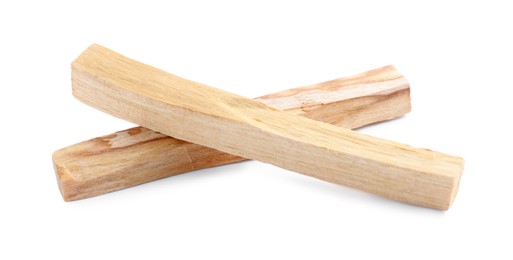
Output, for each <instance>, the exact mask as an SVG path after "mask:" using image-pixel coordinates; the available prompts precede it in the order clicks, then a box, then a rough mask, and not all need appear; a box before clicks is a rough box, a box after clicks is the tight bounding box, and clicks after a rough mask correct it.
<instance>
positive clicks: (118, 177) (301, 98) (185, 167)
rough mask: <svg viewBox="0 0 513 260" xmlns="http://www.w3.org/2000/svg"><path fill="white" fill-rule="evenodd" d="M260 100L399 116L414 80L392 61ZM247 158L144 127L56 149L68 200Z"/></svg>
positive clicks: (318, 113) (310, 110)
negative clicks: (407, 79) (409, 79)
mask: <svg viewBox="0 0 513 260" xmlns="http://www.w3.org/2000/svg"><path fill="white" fill-rule="evenodd" d="M330 93H332V95H330ZM257 100H259V101H261V102H263V103H266V104H268V105H271V106H273V107H275V108H277V109H282V110H286V111H288V112H290V113H294V114H297V115H301V116H304V117H307V118H313V119H316V120H319V121H323V122H329V123H331V124H334V125H338V126H342V127H348V128H356V127H360V126H363V125H367V124H372V123H375V122H379V121H383V120H388V119H392V118H396V117H399V116H402V115H404V114H406V113H408V112H409V111H410V89H409V84H408V82H407V81H406V79H405V78H404V77H403V76H402V75H401V74H400V73H399V72H398V71H397V70H395V68H394V67H392V66H386V67H383V68H379V69H375V70H372V71H368V72H365V73H361V74H358V75H354V76H352V77H346V78H340V79H336V80H332V81H328V82H323V83H319V84H315V85H310V86H305V87H301V88H295V89H290V90H286V91H282V92H278V93H275V94H271V95H267V96H264V97H260V98H257ZM241 160H244V159H243V158H241V157H239V156H235V155H230V154H226V153H223V152H220V151H218V150H215V149H211V148H207V147H204V146H200V145H197V144H192V143H189V142H185V141H180V140H177V139H174V138H172V137H168V136H165V135H163V134H159V133H156V132H153V131H151V130H149V129H147V128H144V127H135V128H131V129H128V130H124V131H119V132H117V133H113V134H110V135H106V136H102V137H98V138H94V139H91V140H88V141H85V142H81V143H78V144H75V145H71V146H68V147H66V148H63V149H60V150H58V151H56V152H55V153H54V154H53V161H54V165H55V169H56V175H57V181H58V183H59V188H60V190H61V193H62V196H63V198H64V200H66V201H70V200H77V199H83V198H88V197H92V196H96V195H101V194H104V193H107V192H111V191H115V190H120V189H124V188H128V187H131V186H134V185H138V184H141V183H145V182H149V181H153V180H156V179H160V178H164V177H169V176H173V175H176V174H180V173H185V172H188V171H192V170H197V169H203V168H207V167H212V166H217V165H222V164H227V163H231V162H237V161H241Z"/></svg>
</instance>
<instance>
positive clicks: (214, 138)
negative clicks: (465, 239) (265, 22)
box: [72, 45, 463, 210]
mask: <svg viewBox="0 0 513 260" xmlns="http://www.w3.org/2000/svg"><path fill="white" fill-rule="evenodd" d="M72 82H73V94H74V95H75V97H76V98H78V99H79V100H81V101H82V102H84V103H86V104H89V105H91V106H93V107H95V108H98V109H100V110H102V111H104V112H107V113H110V114H112V115H114V116H117V117H120V118H123V119H126V120H129V121H131V122H133V123H136V124H138V125H141V126H144V127H147V128H149V129H152V130H154V131H158V132H161V133H163V134H166V135H169V136H173V137H175V138H178V139H181V140H186V141H189V142H193V143H196V144H200V145H204V146H207V147H210V148H214V149H217V150H220V151H223V152H226V153H230V154H234V155H238V156H242V157H244V158H250V159H255V160H259V161H262V162H266V163H270V164H273V165H276V166H279V167H282V168H285V169H288V170H292V171H296V172H298V173H302V174H305V175H309V176H312V177H315V178H319V179H322V180H325V181H329V182H332V183H337V184H342V185H346V186H349V187H353V188H357V189H360V190H364V191H368V192H371V193H374V194H378V195H382V196H384V197H387V198H390V199H394V200H398V201H402V202H406V203H410V204H414V205H419V206H425V207H431V208H435V209H443V210H446V209H448V208H449V207H450V205H451V203H452V201H453V199H454V197H455V195H456V192H457V187H458V184H459V180H460V176H461V173H462V171H463V159H461V158H460V157H456V156H451V155H447V154H442V153H438V152H435V151H431V150H426V149H417V148H413V147H410V146H407V145H403V144H399V143H396V142H392V141H387V140H383V139H379V138H375V137H371V136H368V135H364V134H360V133H357V132H354V131H351V130H348V129H344V128H341V127H336V126H333V125H330V124H326V123H322V122H318V121H314V120H311V119H307V118H303V117H300V116H297V115H293V114H290V113H287V112H284V111H280V110H277V109H274V108H271V107H269V106H267V105H265V104H263V103H261V102H258V101H255V100H251V99H248V98H244V97H241V96H238V95H235V94H232V93H228V92H225V91H222V90H219V89H215V88H212V87H209V86H206V85H203V84H199V83H196V82H193V81H189V80H186V79H182V78H179V77H177V76H175V75H172V74H169V73H166V72H164V71H161V70H159V69H156V68H153V67H151V66H148V65H145V64H142V63H139V62H137V61H134V60H131V59H129V58H127V57H125V56H122V55H120V54H118V53H115V52H113V51H111V50H108V49H106V48H104V47H101V46H99V45H93V46H91V47H89V48H88V49H87V50H86V51H84V52H83V53H82V54H81V55H80V56H79V57H78V58H77V59H76V60H75V61H74V62H73V63H72Z"/></svg>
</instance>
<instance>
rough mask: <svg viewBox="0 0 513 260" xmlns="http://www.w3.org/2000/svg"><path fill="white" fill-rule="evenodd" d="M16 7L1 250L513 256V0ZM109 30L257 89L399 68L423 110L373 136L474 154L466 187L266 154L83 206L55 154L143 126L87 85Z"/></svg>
mask: <svg viewBox="0 0 513 260" xmlns="http://www.w3.org/2000/svg"><path fill="white" fill-rule="evenodd" d="M7 2H8V1H2V2H1V3H0V80H1V81H0V88H1V92H0V102H1V103H0V113H1V128H0V129H1V130H0V131H1V132H0V133H1V135H0V138H1V139H0V141H1V142H0V144H1V146H0V152H1V163H0V200H1V203H0V259H42V258H48V257H50V259H123V258H124V259H130V258H133V259H269V258H270V259H340V258H347V259H364V258H371V259H377V258H391V259H443V258H454V259H468V258H469V257H474V258H475V259H512V257H513V253H512V249H511V246H512V241H513V238H512V235H511V234H513V224H512V219H513V213H512V198H513V187H512V181H513V175H512V170H511V169H512V167H511V161H512V158H511V157H512V152H511V147H512V146H513V142H512V135H511V133H512V130H513V129H512V126H511V125H512V124H511V120H512V116H511V112H512V111H513V105H512V94H511V93H512V92H511V89H512V87H513V85H512V83H513V81H512V75H513V74H512V69H513V63H512V61H513V47H512V46H513V40H512V33H513V15H512V12H511V11H512V10H513V9H512V8H511V7H509V6H508V5H507V4H506V3H508V1H504V3H501V2H498V1H480V2H477V1H461V2H458V1H435V2H433V1H424V2H422V3H421V2H417V3H413V2H414V1H404V2H397V1H376V2H367V1H354V2H355V3H351V4H344V3H340V2H342V1H333V2H325V1H311V2H309V3H306V2H302V1H291V2H287V3H282V2H280V3H278V2H279V1H269V2H262V1H255V2H253V3H242V1H233V2H227V1H210V2H197V1H183V3H171V2H169V3H166V4H163V3H157V2H153V1H141V3H137V4H136V3H133V2H132V1H119V2H117V3H114V2H111V3H107V1H84V2H82V3H78V2H75V3H71V1H62V2H56V1H48V0H47V1H33V2H28V1H9V2H11V3H7ZM142 2H144V3H142ZM185 2H186V4H185ZM356 2H357V4H356ZM92 43H99V44H102V45H104V46H106V47H108V48H111V49H113V50H115V51H117V52H120V53H122V54H125V55H127V56H129V57H131V58H134V59H137V60H140V61H142V62H145V63H147V64H151V65H153V66H155V67H158V68H161V69H164V70H167V71H169V72H171V73H173V74H176V75H179V76H182V77H185V78H188V79H192V80H195V81H198V82H202V83H205V84H208V85H211V86H215V87H218V88H221V89H224V90H227V91H231V92H234V93H238V94H241V95H244V96H248V97H256V96H259V95H263V94H267V93H272V92H276V91H279V90H284V89H287V88H292V87H296V86H301V85H306V84H312V83H317V82H321V81H326V80H330V79H334V78H337V77H342V76H347V75H352V74H354V73H358V72H362V71H366V70H369V69H373V68H376V67H380V66H383V65H387V64H393V65H395V66H396V67H397V68H398V69H399V71H401V73H403V74H404V75H405V76H406V78H407V79H408V80H409V81H410V84H411V88H412V89H411V90H412V104H413V111H412V112H411V113H410V114H409V115H407V116H405V117H403V118H401V119H399V120H395V121H393V122H387V123H382V124H378V125H373V126H371V127H367V128H364V129H362V130H361V131H363V132H365V133H369V134H372V135H375V136H379V137H383V138H388V139H393V140H396V141H399V142H402V143H407V144H410V145H413V146H417V147H424V148H430V149H433V150H438V151H442V152H446V153H451V154H456V155H460V156H462V157H464V158H465V160H466V164H465V172H464V175H463V178H462V182H461V186H460V191H459V194H458V196H457V198H456V201H455V203H454V205H453V207H452V208H451V209H450V210H449V211H447V212H441V211H436V210H431V209H425V208H420V207H415V206H409V205H405V204H401V203H398V202H394V201H390V200H387V199H383V198H380V197H377V196H374V195H370V194H367V193H363V192H360V191H356V190H353V189H349V188H345V187H342V186H337V185H333V184H329V183H325V182H322V181H319V180H316V179H313V178H310V177H306V176H302V175H299V174H295V173H292V172H289V171H285V170H282V169H279V168H276V167H273V166H270V165H266V164H262V163H259V162H254V161H253V162H245V163H239V164H234V165H229V166H223V167H217V168H213V169H206V170H201V171H196V172H193V173H188V174H184V175H181V176H176V177H171V178H167V179H165V180H160V181H156V182H153V183H150V184H145V185H140V186H138V187H135V188H130V189H127V190H123V191H120V192H115V193H111V194H108V195H104V196H99V197H96V198H92V199H87V200H82V201H77V202H70V203H65V202H63V200H62V198H61V196H60V193H59V191H58V188H57V184H56V181H55V176H54V171H53V167H52V162H51V153H52V152H53V151H54V150H56V149H59V148H61V147H64V146H67V145H71V144H74V143H77V142H79V141H83V140H86V139H90V138H93V137H96V136H99V135H104V134H109V133H111V132H115V131H117V130H121V129H125V128H128V127H130V126H131V125H130V124H129V123H126V122H124V121H122V120H119V119H116V118H113V117H111V116H109V115H106V114H103V113H101V112H99V111H96V110H95V109H92V108H89V107H87V106H86V105H83V104H81V103H80V102H78V101H77V100H75V99H74V98H73V97H72V95H71V83H70V63H71V61H72V60H73V59H74V58H75V57H77V56H78V55H79V54H80V52H81V51H83V50H84V49H85V48H87V47H88V46H89V45H90V44H92Z"/></svg>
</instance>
